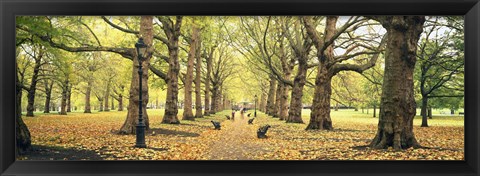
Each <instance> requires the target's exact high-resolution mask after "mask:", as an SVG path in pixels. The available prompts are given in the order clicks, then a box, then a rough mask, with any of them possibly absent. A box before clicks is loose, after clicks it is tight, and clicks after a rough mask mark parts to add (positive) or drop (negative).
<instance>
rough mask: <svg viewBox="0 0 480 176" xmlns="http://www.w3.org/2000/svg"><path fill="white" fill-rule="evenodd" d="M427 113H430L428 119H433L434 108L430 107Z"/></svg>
mask: <svg viewBox="0 0 480 176" xmlns="http://www.w3.org/2000/svg"><path fill="white" fill-rule="evenodd" d="M427 112H428V118H429V119H432V108H431V107H429V108H428V111H427Z"/></svg>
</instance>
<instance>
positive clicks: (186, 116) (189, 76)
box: [182, 27, 199, 120]
mask: <svg viewBox="0 0 480 176" xmlns="http://www.w3.org/2000/svg"><path fill="white" fill-rule="evenodd" d="M198 31H199V29H198V28H197V27H193V29H192V37H191V40H190V50H189V51H188V59H187V73H186V74H185V85H184V88H183V89H184V91H185V93H184V101H185V108H184V110H183V117H182V120H195V116H193V112H192V103H193V102H192V83H193V63H194V61H195V57H196V55H195V54H196V53H197V51H196V50H197V45H198Z"/></svg>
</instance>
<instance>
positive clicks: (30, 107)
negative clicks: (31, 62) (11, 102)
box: [27, 52, 43, 117]
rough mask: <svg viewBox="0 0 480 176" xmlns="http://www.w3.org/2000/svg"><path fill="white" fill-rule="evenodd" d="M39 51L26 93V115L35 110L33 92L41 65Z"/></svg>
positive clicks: (31, 114)
mask: <svg viewBox="0 0 480 176" xmlns="http://www.w3.org/2000/svg"><path fill="white" fill-rule="evenodd" d="M41 53H43V52H41ZM41 53H40V56H39V57H38V58H35V66H34V67H33V75H32V80H31V82H30V87H29V88H28V94H27V98H28V103H27V116H28V117H33V111H35V92H36V91H37V82H38V73H39V72H40V67H41V66H42V54H41Z"/></svg>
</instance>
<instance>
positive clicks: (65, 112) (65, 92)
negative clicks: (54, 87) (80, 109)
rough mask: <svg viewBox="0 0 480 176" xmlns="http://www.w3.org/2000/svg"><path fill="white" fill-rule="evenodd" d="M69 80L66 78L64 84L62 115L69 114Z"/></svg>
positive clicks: (61, 105)
mask: <svg viewBox="0 0 480 176" xmlns="http://www.w3.org/2000/svg"><path fill="white" fill-rule="evenodd" d="M69 86H70V85H69V81H68V80H66V81H65V84H64V85H63V86H62V100H61V104H60V115H67V94H68V87H69Z"/></svg>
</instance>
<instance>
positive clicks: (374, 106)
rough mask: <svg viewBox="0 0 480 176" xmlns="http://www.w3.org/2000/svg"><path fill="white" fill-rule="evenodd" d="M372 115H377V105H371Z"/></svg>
mask: <svg viewBox="0 0 480 176" xmlns="http://www.w3.org/2000/svg"><path fill="white" fill-rule="evenodd" d="M373 117H377V105H373Z"/></svg>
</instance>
